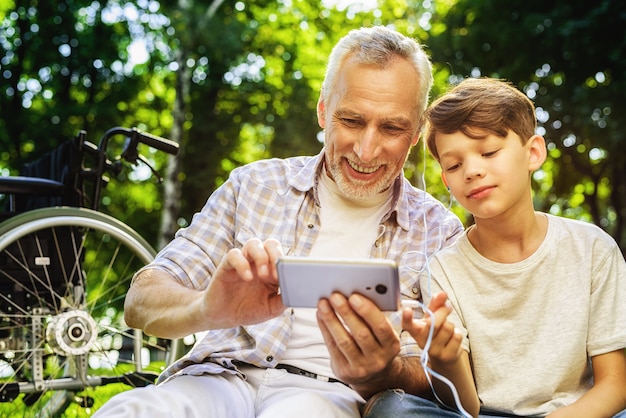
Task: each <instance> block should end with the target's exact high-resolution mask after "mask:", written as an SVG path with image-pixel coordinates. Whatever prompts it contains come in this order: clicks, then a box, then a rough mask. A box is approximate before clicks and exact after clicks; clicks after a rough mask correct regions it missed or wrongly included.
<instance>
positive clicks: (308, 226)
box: [306, 224, 315, 229]
mask: <svg viewBox="0 0 626 418" xmlns="http://www.w3.org/2000/svg"><path fill="white" fill-rule="evenodd" d="M306 227H307V228H309V229H313V228H315V225H313V224H308V225H307V226H306Z"/></svg>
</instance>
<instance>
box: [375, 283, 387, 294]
mask: <svg viewBox="0 0 626 418" xmlns="http://www.w3.org/2000/svg"><path fill="white" fill-rule="evenodd" d="M376 292H377V293H380V294H381V295H384V294H385V293H387V286H385V285H384V284H379V285H376Z"/></svg>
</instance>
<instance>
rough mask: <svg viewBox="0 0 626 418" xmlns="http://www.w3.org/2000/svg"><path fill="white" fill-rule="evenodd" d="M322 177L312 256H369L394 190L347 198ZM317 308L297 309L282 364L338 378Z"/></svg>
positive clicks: (380, 232) (334, 185)
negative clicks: (321, 329) (365, 197)
mask: <svg viewBox="0 0 626 418" xmlns="http://www.w3.org/2000/svg"><path fill="white" fill-rule="evenodd" d="M322 173H323V174H322V175H321V176H320V182H319V189H318V196H319V201H320V225H321V228H320V231H319V233H318V236H317V238H316V240H315V243H314V244H313V248H312V249H311V253H310V254H309V255H310V256H311V257H334V258H369V255H370V252H371V248H372V245H374V241H376V239H377V238H378V236H379V235H380V234H382V232H383V231H380V230H379V228H380V220H381V219H382V218H383V216H384V215H385V214H386V213H387V212H388V211H389V210H390V208H391V201H392V197H393V193H392V190H391V189H389V190H388V191H387V192H385V193H381V194H379V195H376V196H374V197H373V198H372V199H369V200H367V201H362V200H359V201H354V200H350V199H347V198H346V197H345V196H344V195H343V194H342V193H341V192H340V191H339V190H338V188H337V185H336V184H335V182H334V181H332V180H331V179H330V178H329V177H328V175H327V174H326V171H325V170H322ZM316 311H317V310H316V309H306V308H298V309H294V312H295V321H294V326H293V334H292V336H291V339H290V340H289V343H288V344H287V350H286V352H285V356H284V357H283V359H282V360H281V362H282V363H285V364H290V365H293V366H296V367H300V368H301V369H304V370H308V371H310V372H313V373H317V374H320V375H323V376H328V377H335V376H334V374H333V372H332V370H331V367H330V356H329V354H328V349H327V348H326V345H325V344H324V339H323V338H322V332H321V331H320V329H319V326H318V324H317V319H316Z"/></svg>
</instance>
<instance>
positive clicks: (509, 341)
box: [420, 215, 626, 416]
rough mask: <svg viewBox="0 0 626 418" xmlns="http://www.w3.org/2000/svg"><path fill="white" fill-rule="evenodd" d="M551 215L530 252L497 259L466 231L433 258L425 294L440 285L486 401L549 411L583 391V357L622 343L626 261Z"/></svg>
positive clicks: (604, 241)
mask: <svg viewBox="0 0 626 418" xmlns="http://www.w3.org/2000/svg"><path fill="white" fill-rule="evenodd" d="M546 216H547V217H548V231H547V234H546V237H545V239H544V241H543V243H542V244H541V246H540V247H539V248H538V249H537V251H536V252H535V253H534V254H532V255H531V256H530V257H528V258H527V259H525V260H523V261H520V262H518V263H512V264H502V263H496V262H493V261H491V260H488V259H487V258H485V257H483V256H482V255H480V254H479V253H478V252H477V251H476V250H475V249H474V247H473V246H472V245H471V243H470V242H469V240H468V238H467V232H466V233H465V234H464V235H463V236H462V237H461V238H460V239H459V240H458V241H457V242H456V244H455V245H453V246H452V247H450V248H447V249H444V250H442V251H440V252H439V253H437V254H436V255H435V256H434V259H433V260H432V261H431V264H430V272H431V276H430V280H429V278H428V277H427V276H424V277H421V279H420V280H421V282H420V283H421V287H422V294H423V295H424V297H425V299H426V300H429V299H430V297H431V295H430V294H428V289H429V284H430V286H431V291H432V294H434V293H436V292H437V291H439V290H441V289H443V290H445V291H446V292H447V293H448V296H449V298H450V301H451V303H452V305H453V307H454V311H453V312H452V314H451V315H450V320H452V321H453V322H454V323H455V325H456V326H457V327H458V328H459V329H460V330H461V331H462V332H464V334H465V335H466V337H467V338H465V339H464V342H463V344H464V348H465V349H466V350H468V351H469V355H470V360H471V364H472V370H473V373H474V379H475V381H476V386H477V389H478V395H479V398H480V400H481V403H482V405H483V406H486V407H489V408H493V409H496V410H498V411H504V412H509V413H513V414H516V415H541V416H543V415H546V414H548V413H550V412H552V411H554V410H555V409H557V408H560V407H563V406H566V405H569V404H571V403H573V402H574V401H576V400H577V399H578V398H580V397H581V396H582V395H583V393H585V392H586V391H588V390H589V388H590V387H591V385H592V384H593V381H592V372H591V368H590V363H589V359H590V357H592V356H595V355H599V354H604V353H608V352H611V351H614V350H618V349H623V348H624V347H626V264H625V262H624V258H623V256H622V254H621V252H620V249H619V247H618V246H617V244H616V243H615V241H614V240H613V238H611V237H610V236H609V235H608V234H606V233H605V232H604V231H602V230H601V229H600V228H598V227H597V226H595V225H593V224H589V223H584V222H580V221H574V220H571V219H564V218H560V217H555V216H551V215H546Z"/></svg>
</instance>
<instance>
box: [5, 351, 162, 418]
mask: <svg viewBox="0 0 626 418" xmlns="http://www.w3.org/2000/svg"><path fill="white" fill-rule="evenodd" d="M162 368H163V363H152V364H150V366H149V367H147V368H146V369H145V370H144V371H146V372H154V373H159V372H160V371H161V370H162ZM131 371H133V368H132V367H131V366H129V365H125V366H124V367H122V366H117V367H116V369H115V370H97V371H94V370H91V373H92V375H98V376H111V375H120V374H124V373H127V372H131ZM3 380H4V379H3ZM131 389H132V388H131V387H130V386H128V385H126V384H123V383H112V384H108V385H106V386H99V387H95V388H87V389H85V390H83V391H82V392H79V393H77V394H76V395H77V396H82V397H90V398H91V399H93V405H92V406H91V407H83V406H81V405H79V404H77V403H71V404H70V405H69V407H68V408H67V409H66V410H65V412H64V413H63V414H61V415H59V417H60V418H85V417H90V416H92V415H93V414H94V413H95V411H96V410H97V409H98V408H100V407H101V406H102V405H104V403H106V402H107V401H108V400H109V399H111V398H112V397H113V396H114V395H116V394H118V393H121V392H124V391H127V390H131ZM50 396H51V393H47V394H44V395H43V396H42V398H41V399H40V400H38V401H37V403H36V404H34V405H30V406H28V405H26V404H25V403H24V401H23V397H24V395H19V396H18V397H17V398H16V399H15V400H14V401H13V402H6V403H0V418H18V417H19V418H34V417H36V416H37V413H38V412H39V411H40V410H41V408H42V405H43V404H44V403H45V401H46V399H48V398H49V397H50Z"/></svg>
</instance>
